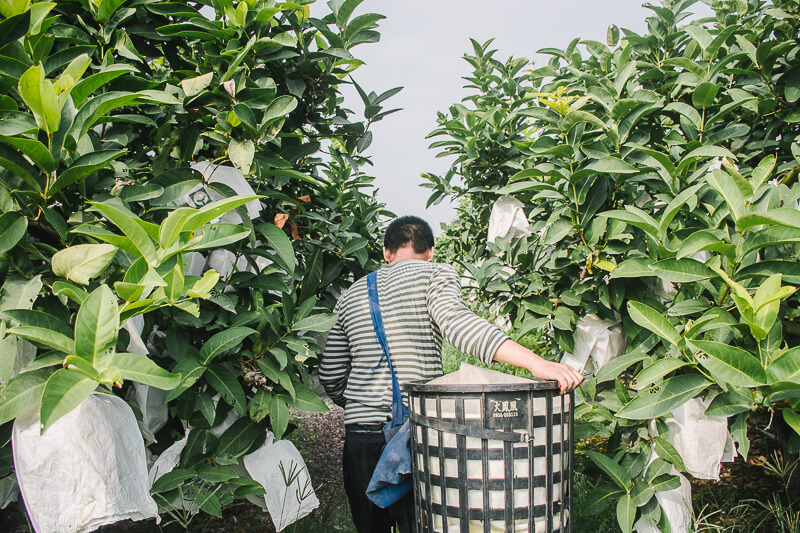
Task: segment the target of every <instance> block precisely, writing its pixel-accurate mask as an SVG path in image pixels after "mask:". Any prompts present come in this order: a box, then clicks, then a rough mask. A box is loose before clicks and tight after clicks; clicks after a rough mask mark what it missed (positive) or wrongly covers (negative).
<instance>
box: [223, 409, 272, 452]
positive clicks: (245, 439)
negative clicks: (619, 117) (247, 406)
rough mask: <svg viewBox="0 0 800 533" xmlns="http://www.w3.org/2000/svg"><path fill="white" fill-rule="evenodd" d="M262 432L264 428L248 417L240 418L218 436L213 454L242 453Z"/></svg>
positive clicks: (247, 449) (248, 448)
mask: <svg viewBox="0 0 800 533" xmlns="http://www.w3.org/2000/svg"><path fill="white" fill-rule="evenodd" d="M263 433H264V430H263V429H262V428H261V427H259V426H258V425H257V424H255V423H254V422H253V421H252V420H250V419H249V418H247V417H243V418H240V419H238V420H237V421H236V422H234V423H233V425H231V427H229V428H228V429H226V430H225V433H223V434H222V435H221V436H220V438H219V444H218V445H217V448H216V450H214V455H227V456H231V457H239V456H241V455H244V454H245V453H247V452H248V451H249V450H250V447H251V446H252V445H253V443H254V442H255V441H256V440H257V439H258V438H259V436H261V435H263Z"/></svg>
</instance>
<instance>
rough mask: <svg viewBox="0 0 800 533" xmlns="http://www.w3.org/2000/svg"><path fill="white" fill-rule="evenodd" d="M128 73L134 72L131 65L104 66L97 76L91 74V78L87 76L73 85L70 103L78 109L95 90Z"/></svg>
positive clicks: (134, 69)
mask: <svg viewBox="0 0 800 533" xmlns="http://www.w3.org/2000/svg"><path fill="white" fill-rule="evenodd" d="M129 72H136V68H135V67H133V66H132V65H125V64H123V63H117V64H114V65H106V66H104V67H103V70H101V71H100V72H98V73H97V74H92V75H91V76H87V77H86V78H84V79H82V80H81V81H79V82H78V83H76V84H75V86H74V87H73V88H72V92H71V93H70V95H71V96H72V101H73V102H74V103H75V107H76V108H80V107H81V104H83V103H84V101H85V100H86V99H87V98H88V97H89V96H91V95H92V94H93V93H94V92H95V91H96V90H97V89H99V88H100V87H102V86H104V85H105V84H107V83H108V82H110V81H111V80H113V79H115V78H118V77H120V76H122V75H124V74H128V73H129Z"/></svg>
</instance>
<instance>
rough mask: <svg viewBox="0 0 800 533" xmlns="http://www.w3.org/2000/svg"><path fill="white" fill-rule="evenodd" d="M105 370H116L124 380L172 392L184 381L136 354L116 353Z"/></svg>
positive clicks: (110, 358)
mask: <svg viewBox="0 0 800 533" xmlns="http://www.w3.org/2000/svg"><path fill="white" fill-rule="evenodd" d="M104 365H105V368H107V369H116V370H118V371H119V375H120V377H121V378H122V379H126V380H130V381H136V382H137V383H144V384H145V385H149V386H151V387H155V388H157V389H161V390H171V389H174V388H175V387H177V386H178V384H179V383H180V382H181V381H182V376H181V375H180V374H177V375H176V374H171V373H169V372H167V371H166V370H164V369H163V368H161V367H160V366H158V365H157V364H155V362H153V361H152V360H150V359H148V358H147V357H144V356H141V355H138V354H135V353H125V352H120V353H114V354H112V355H111V357H109V358H108V360H107V361H104Z"/></svg>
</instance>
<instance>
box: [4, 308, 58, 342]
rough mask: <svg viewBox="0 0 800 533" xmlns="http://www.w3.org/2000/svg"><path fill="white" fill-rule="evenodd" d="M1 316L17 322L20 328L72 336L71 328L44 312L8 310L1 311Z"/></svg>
mask: <svg viewBox="0 0 800 533" xmlns="http://www.w3.org/2000/svg"><path fill="white" fill-rule="evenodd" d="M2 315H4V316H5V317H6V318H10V319H11V320H14V321H16V322H18V323H19V325H21V326H33V327H36V328H44V329H51V330H53V331H56V332H58V333H61V334H62V335H64V336H65V337H71V336H72V328H71V327H70V326H69V325H67V324H65V323H64V322H62V321H61V319H59V318H58V317H57V316H54V315H52V314H50V313H46V312H44V311H38V310H33V309H8V310H6V311H3V312H2Z"/></svg>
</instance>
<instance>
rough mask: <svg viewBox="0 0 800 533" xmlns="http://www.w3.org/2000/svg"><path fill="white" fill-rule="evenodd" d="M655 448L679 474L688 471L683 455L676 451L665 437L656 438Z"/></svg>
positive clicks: (654, 441)
mask: <svg viewBox="0 0 800 533" xmlns="http://www.w3.org/2000/svg"><path fill="white" fill-rule="evenodd" d="M653 446H654V447H655V450H656V453H657V454H658V456H659V457H660V458H662V459H663V460H665V461H667V462H668V463H671V464H672V465H673V466H674V467H675V468H676V469H677V470H678V471H679V472H683V471H685V470H686V465H684V464H683V458H682V457H681V454H679V453H678V450H676V449H675V447H674V446H673V445H672V444H670V442H669V441H668V440H667V439H665V438H664V437H655V438H654V439H653Z"/></svg>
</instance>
